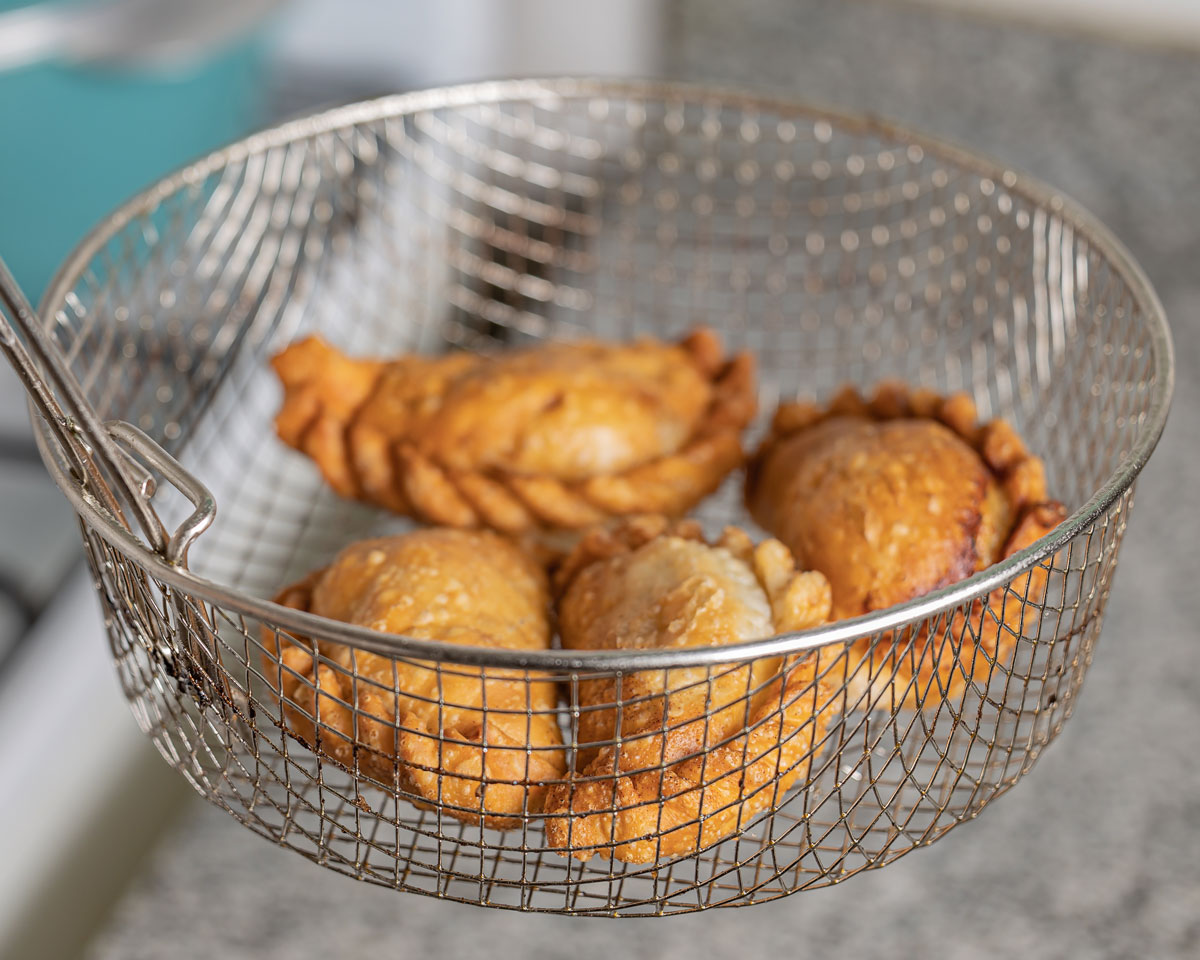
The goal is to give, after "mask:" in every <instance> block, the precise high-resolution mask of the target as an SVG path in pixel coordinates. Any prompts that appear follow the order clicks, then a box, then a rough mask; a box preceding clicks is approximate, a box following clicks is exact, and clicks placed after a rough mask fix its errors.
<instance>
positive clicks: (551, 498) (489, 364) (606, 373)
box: [272, 330, 756, 533]
mask: <svg viewBox="0 0 1200 960" xmlns="http://www.w3.org/2000/svg"><path fill="white" fill-rule="evenodd" d="M272 365H273V366H274V368H275V371H276V373H277V374H278V375H279V378H280V380H281V381H282V382H283V387H284V402H283V407H282V409H281V410H280V412H279V415H278V417H277V418H276V422H275V423H276V429H277V431H278V433H279V436H280V438H281V439H282V440H283V441H284V442H285V443H287V444H288V445H290V446H292V447H295V448H296V449H297V450H300V451H302V452H304V453H306V454H307V455H308V456H309V457H311V458H312V459H313V460H314V461H315V462H316V463H317V465H318V466H319V467H320V469H321V472H322V474H323V475H324V477H325V479H326V480H327V481H328V483H329V484H330V486H332V487H333V489H334V490H336V491H337V492H338V493H340V494H341V495H343V496H346V497H355V498H358V499H361V500H365V501H368V502H370V503H374V504H377V505H379V506H382V507H385V508H387V509H389V510H392V511H394V512H396V513H400V514H406V515H410V516H413V517H416V518H418V519H420V520H423V521H426V522H429V523H436V524H442V525H445V526H453V527H475V526H486V527H491V528H493V529H497V530H502V531H505V532H509V533H516V532H524V531H529V530H535V529H539V528H543V529H544V528H551V529H563V528H571V529H575V528H581V527H587V526H590V525H593V524H596V523H599V522H602V521H604V520H606V519H608V518H610V517H614V516H622V515H625V514H631V513H643V512H653V513H664V514H670V515H677V514H682V513H685V512H686V511H687V510H688V509H689V508H691V507H692V506H693V505H694V504H696V503H697V502H698V501H699V500H700V499H701V498H703V497H704V496H706V495H707V494H709V493H711V492H712V491H713V490H715V489H716V488H717V486H718V485H719V484H720V482H721V480H722V479H723V478H724V477H725V476H726V475H727V474H728V473H729V472H730V471H731V470H732V469H733V468H734V467H736V466H738V465H739V464H740V463H741V462H742V448H741V433H742V430H743V428H744V427H745V426H746V424H747V423H748V422H749V421H750V419H751V418H752V417H753V415H754V410H755V402H756V401H755V387H754V367H753V362H752V360H751V358H750V355H749V354H746V353H742V354H738V355H737V356H736V357H733V358H732V359H728V360H727V359H726V358H725V357H724V355H723V351H722V349H721V345H720V342H719V341H718V340H717V338H716V337H715V336H714V335H713V334H712V333H711V332H710V331H707V330H699V331H696V332H694V333H692V334H691V335H690V336H688V337H687V338H686V339H685V340H683V341H682V342H681V343H679V344H666V343H662V342H659V341H657V340H651V339H643V340H638V341H635V342H633V343H629V344H610V343H599V342H594V341H579V342H563V343H546V344H542V345H540V346H536V347H533V348H530V349H525V350H514V351H511V352H508V353H501V354H496V355H492V356H480V355H476V354H470V353H463V352H457V353H448V354H444V355H441V356H423V355H407V356H402V357H398V358H396V359H394V360H387V361H384V360H353V359H350V358H348V357H345V356H343V355H342V354H341V353H339V352H338V351H337V350H335V349H334V348H333V347H331V346H329V345H328V344H326V343H325V342H324V341H322V340H320V339H319V338H317V337H309V338H307V339H305V340H301V341H299V342H298V343H294V344H292V345H291V346H289V347H288V348H287V349H286V350H284V351H283V352H282V353H280V354H279V355H277V356H276V357H275V358H274V359H273V360H272Z"/></svg>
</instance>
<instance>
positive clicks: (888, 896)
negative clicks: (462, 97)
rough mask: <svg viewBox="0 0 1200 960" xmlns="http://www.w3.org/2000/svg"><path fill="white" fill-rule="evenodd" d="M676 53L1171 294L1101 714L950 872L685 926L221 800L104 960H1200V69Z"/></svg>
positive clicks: (908, 22) (965, 833)
mask: <svg viewBox="0 0 1200 960" xmlns="http://www.w3.org/2000/svg"><path fill="white" fill-rule="evenodd" d="M668 34H669V37H670V42H671V54H670V61H669V72H670V73H672V74H673V75H676V76H684V77H688V78H704V79H712V80H724V81H734V82H738V83H750V84H754V85H756V86H759V87H767V88H777V89H782V90H788V91H793V92H798V93H799V94H801V95H803V96H805V97H807V98H809V99H814V100H818V101H826V102H831V103H837V104H841V105H845V106H848V107H856V108H863V109H870V110H873V111H877V112H880V113H883V114H886V115H890V116H893V117H896V118H898V119H900V120H903V121H907V122H909V123H911V124H914V125H917V126H919V127H923V128H926V129H929V130H931V131H934V132H939V133H942V134H944V135H946V136H948V137H951V138H955V139H958V140H961V141H964V142H967V143H970V144H972V145H974V146H977V147H979V148H981V149H983V150H986V151H988V152H991V153H993V154H995V155H996V156H999V157H1001V158H1003V159H1005V160H1007V161H1009V162H1011V163H1013V164H1015V165H1017V166H1019V167H1023V168H1025V169H1027V170H1029V171H1030V172H1033V173H1035V174H1037V175H1039V176H1041V177H1043V178H1044V179H1046V180H1049V181H1050V182H1052V183H1054V184H1056V185H1058V186H1061V187H1062V188H1064V189H1065V190H1067V191H1068V192H1069V193H1071V194H1073V195H1074V196H1075V197H1076V198H1078V199H1079V200H1081V201H1082V202H1083V203H1084V204H1086V205H1087V206H1088V207H1090V208H1091V209H1092V210H1093V211H1095V212H1096V213H1097V214H1098V215H1099V216H1100V217H1101V218H1102V219H1103V220H1105V221H1106V222H1107V223H1108V224H1109V225H1110V226H1111V227H1113V228H1114V229H1115V231H1116V233H1117V234H1118V236H1120V237H1121V238H1122V239H1123V240H1124V241H1125V243H1126V244H1128V246H1129V247H1130V248H1131V249H1132V251H1133V253H1134V255H1135V256H1137V257H1138V258H1139V259H1140V261H1141V262H1142V264H1143V265H1144V266H1145V268H1146V269H1147V271H1148V272H1149V274H1150V277H1151V279H1152V280H1153V282H1154V283H1155V284H1156V286H1157V288H1158V290H1159V292H1160V293H1161V295H1162V297H1163V300H1164V302H1165V304H1166V307H1167V311H1168V314H1169V315H1170V317H1171V319H1172V321H1173V324H1174V330H1175V336H1176V345H1177V351H1178V365H1179V386H1178V392H1177V394H1176V401H1175V408H1174V413H1173V417H1172V421H1171V424H1170V425H1169V427H1168V429H1167V433H1166V436H1165V437H1164V439H1163V445H1162V448H1161V450H1160V452H1159V453H1158V454H1157V455H1156V457H1155V459H1154V461H1153V463H1152V464H1151V465H1150V467H1149V469H1148V470H1147V471H1146V473H1145V475H1144V477H1143V479H1142V481H1141V483H1140V484H1139V488H1138V503H1137V507H1136V522H1135V523H1134V524H1133V525H1132V527H1131V529H1130V532H1129V535H1128V537H1127V539H1126V542H1125V546H1124V552H1123V555H1122V561H1121V568H1120V571H1119V573H1118V576H1117V580H1116V584H1115V587H1114V589H1113V593H1112V600H1111V603H1110V605H1109V613H1108V622H1107V624H1106V626H1105V633H1104V637H1103V639H1102V641H1101V644H1100V648H1099V650H1098V652H1097V655H1096V659H1095V663H1094V666H1093V668H1092V670H1091V672H1090V674H1089V676H1088V679H1087V682H1086V684H1085V687H1084V690H1083V694H1082V697H1081V699H1080V701H1079V703H1078V705H1077V707H1076V713H1075V716H1074V717H1073V719H1072V720H1071V722H1070V723H1068V724H1067V726H1066V728H1065V730H1064V732H1063V734H1062V736H1061V737H1060V739H1059V740H1058V741H1057V742H1056V743H1055V744H1054V745H1052V746H1051V747H1050V748H1049V749H1048V750H1047V751H1046V755H1045V757H1044V758H1043V760H1042V761H1041V762H1040V764H1039V766H1038V767H1037V769H1035V770H1034V771H1033V773H1032V774H1031V775H1030V776H1029V777H1028V778H1027V779H1026V780H1025V781H1024V782H1023V783H1022V784H1021V785H1020V786H1019V787H1018V788H1017V789H1016V790H1014V791H1013V792H1012V793H1011V794H1010V795H1008V796H1006V797H1004V798H1003V799H1002V800H1000V801H998V802H997V803H996V804H995V805H994V806H993V807H991V808H989V809H988V811H987V812H986V813H985V815H984V816H983V817H981V818H980V820H979V821H978V822H976V823H974V824H969V825H966V826H964V827H962V828H960V829H958V830H956V831H954V833H952V834H951V835H950V836H948V837H947V838H945V839H944V840H941V841H939V842H938V843H937V844H935V845H934V846H932V847H930V848H929V849H927V850H921V851H918V852H916V853H914V854H913V855H911V856H909V857H906V858H904V859H903V860H900V861H899V862H897V863H895V864H893V865H892V866H890V867H888V868H887V869H886V870H883V871H880V872H879V873H876V874H867V875H862V876H859V877H856V878H854V879H852V880H851V881H850V882H848V883H847V884H845V885H844V886H841V887H835V888H832V889H827V890H820V891H814V892H812V893H807V894H800V895H797V896H794V897H792V898H790V899H786V900H783V901H780V902H778V903H774V904H767V905H763V906H759V907H755V908H752V909H749V910H734V911H716V912H713V913H710V914H706V915H699V916H693V917H683V918H677V919H673V920H667V921H655V920H650V921H625V922H620V923H614V922H607V921H603V920H587V921H577V920H569V919H564V918H553V917H532V916H522V915H519V914H506V913H500V912H490V911H482V910H479V909H476V908H472V907H460V906H456V905H453V904H447V903H438V902H436V901H432V900H428V899H424V898H419V897H402V896H398V895H396V894H394V893H392V892H390V891H387V890H381V889H376V888H372V887H369V886H366V885H363V884H358V883H355V882H354V881H351V880H347V879H344V878H342V877H339V876H336V875H334V874H332V873H329V872H326V871H323V870H321V869H319V868H317V867H315V866H312V865H310V864H308V863H307V862H305V861H304V860H302V859H300V858H299V857H297V856H296V855H295V854H293V853H291V852H289V851H286V850H281V849H276V848H273V847H272V846H270V845H269V844H268V843H266V842H265V841H263V840H260V839H258V838H256V837H254V836H252V835H251V834H249V833H248V832H246V831H244V830H243V829H241V828H240V827H238V826H237V825H236V824H235V823H234V822H233V821H232V820H230V819H228V818H227V817H226V816H225V815H224V814H222V813H220V812H218V811H216V810H214V809H209V808H208V807H206V806H202V805H200V804H197V805H196V806H195V807H194V808H193V809H191V810H190V811H189V812H188V813H187V814H186V816H185V817H184V818H183V820H182V822H181V823H180V824H179V825H178V827H177V829H176V830H175V831H174V832H173V834H171V835H170V836H168V837H167V839H166V840H165V841H164V842H163V844H162V845H161V847H160V848H159V850H158V851H157V855H156V856H155V857H154V858H153V860H152V861H151V862H149V863H147V865H146V867H145V870H144V872H143V874H142V876H141V877H140V878H139V880H138V881H137V882H136V883H135V885H134V887H133V888H132V889H131V890H130V891H129V892H128V893H127V895H126V896H125V898H124V900H123V902H122V903H121V904H120V906H119V908H118V909H117V911H116V913H115V915H114V916H113V917H112V920H111V923H110V924H109V926H108V928H107V930H106V931H105V932H104V933H103V934H102V936H101V937H100V938H99V939H98V941H97V942H96V943H95V944H94V947H93V950H92V956H93V957H94V958H97V960H100V958H113V960H116V958H121V960H137V958H159V957H173V958H179V960H185V958H193V957H194V958H201V957H204V958H208V957H251V956H252V957H256V958H262V960H266V958H276V957H277V958H281V960H283V958H286V960H307V958H322V960H327V958H330V957H351V956H353V957H358V956H372V957H381V956H426V957H429V956H432V957H458V956H469V955H470V956H473V955H480V956H482V955H485V954H487V955H505V954H508V953H510V952H512V953H514V955H518V956H523V957H526V958H529V960H533V958H540V957H551V956H572V957H576V958H591V957H596V958H606V960H608V958H626V957H663V958H674V957H679V958H683V957H688V958H694V957H702V956H714V957H719V956H729V957H732V956H742V955H758V956H772V955H774V956H781V957H783V956H786V957H823V956H831V955H840V956H846V957H856V958H873V957H881V958H882V957H888V958H893V957H907V956H922V955H923V956H931V957H933V956H938V957H940V956H947V957H963V958H974V957H1016V956H1020V957H1026V958H1050V957H1064V958H1066V957H1071V958H1077V957H1145V958H1150V957H1180V958H1182V957H1197V956H1200V751H1197V749H1196V731H1197V730H1200V640H1198V639H1197V635H1196V625H1197V624H1198V623H1200V589H1198V588H1197V584H1198V583H1200V550H1197V548H1196V533H1197V531H1196V506H1197V494H1196V488H1197V486H1198V484H1197V482H1196V479H1195V478H1196V476H1197V474H1200V417H1198V416H1197V414H1198V412H1200V384H1198V383H1197V379H1196V377H1195V373H1194V371H1195V370H1196V367H1197V360H1198V359H1200V358H1198V354H1200V269H1198V268H1197V265H1196V264H1197V257H1198V256H1200V57H1195V56H1191V55H1186V54H1182V53H1173V52H1167V51H1162V50H1157V49H1151V48H1144V47H1128V48H1127V47H1122V46H1119V45H1116V44H1112V43H1106V42H1101V41H1094V40H1085V39H1079V38H1075V37H1071V36H1067V35H1054V34H1042V33H1037V32H1033V31H1030V30H1027V29H1024V28H1017V27H1004V26H997V25H994V24H989V23H981V22H975V21H970V20H961V19H955V18H950V17H946V16H940V15H937V14H934V13H930V12H928V11H926V10H917V11H914V10H910V9H907V8H900V7H897V6H895V5H892V4H883V5H877V4H874V3H866V2H842V0H817V2H813V0H806V2H796V0H775V2H759V3H736V2H733V0H703V2H696V0H684V2H680V3H678V4H677V6H676V9H675V11H674V13H673V17H672V22H671V25H670V29H669V32H668Z"/></svg>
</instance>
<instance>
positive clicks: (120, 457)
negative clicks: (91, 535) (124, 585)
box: [0, 259, 216, 564]
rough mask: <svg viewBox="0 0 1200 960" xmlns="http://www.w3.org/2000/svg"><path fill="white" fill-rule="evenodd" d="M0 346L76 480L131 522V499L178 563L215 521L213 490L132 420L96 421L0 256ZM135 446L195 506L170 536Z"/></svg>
mask: <svg viewBox="0 0 1200 960" xmlns="http://www.w3.org/2000/svg"><path fill="white" fill-rule="evenodd" d="M0 351H2V352H3V353H4V355H5V357H6V358H7V360H8V362H9V363H10V364H11V365H12V367H13V369H14V370H15V371H16V373H17V376H18V377H19V378H20V380H21V383H22V385H23V386H24V387H25V391H26V392H27V393H28V394H29V396H30V398H31V399H32V401H33V404H34V406H35V407H36V408H37V410H38V412H39V413H40V414H41V415H42V417H43V418H44V419H45V420H46V423H47V424H48V426H49V428H50V432H51V433H52V434H53V435H54V438H55V439H56V440H57V442H58V445H59V447H60V448H61V450H62V452H63V455H64V456H65V459H66V460H67V462H68V463H70V464H71V466H72V472H73V473H74V474H75V479H76V480H77V481H78V482H79V484H80V485H81V486H82V487H84V488H85V489H86V490H87V491H88V492H90V493H91V494H92V496H94V497H95V498H96V499H97V500H99V501H100V502H101V503H102V504H103V505H104V507H105V508H107V510H108V511H109V512H110V513H111V514H112V515H113V517H115V518H116V520H117V521H118V522H120V523H121V524H122V525H123V526H125V527H126V529H130V530H132V527H131V526H130V524H129V521H128V520H127V519H126V517H125V510H124V509H123V505H124V506H127V507H129V508H130V510H131V511H132V512H133V514H134V516H135V517H136V519H137V522H138V525H139V526H140V527H141V529H142V531H143V533H144V534H145V536H146V540H147V542H148V543H149V545H150V548H151V549H152V550H154V552H156V553H158V554H160V555H161V556H162V557H163V558H164V559H165V560H166V561H167V562H168V563H173V564H184V563H185V562H186V559H187V549H188V547H189V546H190V545H191V543H192V541H193V540H195V539H196V537H197V536H199V535H200V534H201V533H202V532H203V531H204V530H205V529H207V527H208V526H209V524H211V523H212V521H213V517H214V515H215V513H216V504H215V502H214V501H213V496H212V494H211V493H209V491H208V490H207V488H206V487H205V486H204V485H203V484H202V483H200V481H199V480H197V479H196V478H195V477H193V476H192V475H191V474H190V473H188V472H187V471H186V470H185V469H184V468H183V467H182V466H181V465H180V463H179V461H178V460H176V459H175V458H174V457H172V456H171V455H170V454H168V453H167V452H166V451H165V450H163V448H162V447H160V446H159V445H158V444H157V443H155V442H154V441H153V440H151V439H150V437H148V436H147V435H146V434H145V433H143V432H142V431H141V430H139V429H137V427H134V426H132V425H131V424H128V423H122V422H119V421H112V422H109V423H107V424H105V423H103V422H102V421H101V419H100V415H99V414H98V413H97V412H96V409H95V408H94V407H93V406H92V405H91V403H89V402H88V399H87V396H86V394H85V393H84V391H83V387H81V386H80V384H79V381H78V380H76V379H75V375H74V374H73V373H71V369H70V366H69V365H68V363H67V359H66V357H64V356H63V352H62V350H61V349H60V348H59V347H58V345H57V344H56V343H55V342H54V340H53V339H52V338H51V337H50V335H49V334H48V333H47V332H46V325H45V323H44V322H43V321H42V320H41V319H40V318H39V317H38V314H37V311H35V310H34V309H33V306H32V305H31V304H30V303H29V299H28V298H27V297H26V296H25V293H24V291H22V290H21V288H20V286H19V285H18V284H17V281H16V279H15V278H14V277H13V275H12V273H11V272H9V269H8V266H7V265H6V264H5V263H4V260H3V259H0ZM119 444H120V445H119ZM122 445H123V446H122ZM134 453H136V454H137V456H138V457H141V458H142V460H144V461H145V462H146V463H149V464H150V466H151V467H153V468H154V469H156V470H158V471H159V472H161V473H162V475H163V476H164V477H165V478H166V479H167V480H169V481H170V482H171V483H172V484H173V485H174V486H175V487H177V488H178V489H179V491H180V492H181V493H182V494H183V495H184V496H185V497H187V498H188V499H189V500H190V501H191V502H192V504H193V505H194V506H195V508H196V509H195V511H194V512H193V513H192V515H191V516H190V517H188V518H187V519H186V520H185V521H184V522H183V523H182V524H180V526H179V528H178V529H177V530H176V531H175V533H174V534H173V535H171V536H170V537H168V536H167V533H166V529H165V528H164V527H163V525H162V521H160V520H159V518H158V514H157V513H156V512H155V511H154V507H153V506H152V505H151V503H150V498H151V497H152V496H153V494H154V478H153V477H152V476H151V474H150V473H149V471H148V470H147V469H146V466H145V464H144V463H142V462H140V461H139V460H137V459H135V458H134V456H133V454H134Z"/></svg>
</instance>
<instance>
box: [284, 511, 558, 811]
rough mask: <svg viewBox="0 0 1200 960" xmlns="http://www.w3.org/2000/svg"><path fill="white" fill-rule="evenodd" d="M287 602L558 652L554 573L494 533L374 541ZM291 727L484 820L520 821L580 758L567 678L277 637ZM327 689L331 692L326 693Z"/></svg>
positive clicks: (463, 639) (344, 556)
mask: <svg viewBox="0 0 1200 960" xmlns="http://www.w3.org/2000/svg"><path fill="white" fill-rule="evenodd" d="M277 602H278V603H282V604H283V605H285V606H289V607H293V608H295V609H299V610H306V611H308V612H311V613H316V614H320V615H321V616H325V617H329V618H331V619H334V620H341V621H344V622H346V623H352V624H357V625H359V626H364V627H370V628H372V629H375V630H379V631H381V632H384V633H402V634H406V635H408V636H410V637H416V638H418V639H426V640H437V641H441V642H444V643H461V644H472V645H476V646H487V647H505V648H510V649H516V650H544V649H546V648H548V647H549V646H550V620H549V593H548V585H547V582H546V575H545V573H544V572H543V570H542V569H541V568H540V567H539V566H538V565H537V564H535V563H534V562H533V561H532V560H531V559H530V558H529V557H528V556H526V555H525V553H524V552H523V551H522V550H520V549H519V548H518V547H516V546H514V545H513V544H511V543H509V542H508V541H506V540H505V539H503V538H502V537H500V536H497V535H496V534H493V533H490V532H487V531H470V530H445V529H427V530H418V531H415V532H413V533H408V534H404V535H401V536H395V537H386V538H382V539H378V540H365V541H362V542H360V543H355V544H353V545H351V546H349V547H347V548H346V549H345V550H343V551H342V552H341V553H340V554H339V555H338V556H337V558H336V559H335V560H334V561H333V563H332V564H330V565H329V566H328V567H326V568H325V569H324V570H320V571H317V572H316V573H313V574H311V575H310V576H308V577H307V578H306V579H305V580H303V581H301V582H300V583H298V584H295V585H293V586H291V587H289V588H287V589H286V590H284V591H283V592H282V593H281V594H280V596H279V597H278V598H277ZM264 642H265V644H266V647H267V653H266V655H265V659H266V662H267V670H266V675H267V679H268V682H270V683H271V685H272V686H273V687H274V689H275V692H276V694H277V695H281V696H282V709H283V716H284V722H285V724H286V725H287V727H288V729H289V730H290V732H291V733H292V734H294V735H295V736H297V737H298V738H299V739H300V740H302V741H303V742H304V743H305V744H307V745H308V746H309V747H310V748H312V749H313V750H314V751H316V752H317V753H318V754H320V755H322V756H325V757H327V758H331V759H333V760H335V761H336V762H337V763H339V764H340V765H341V766H343V767H345V768H346V769H348V770H351V771H353V772H356V773H358V772H361V773H365V774H366V775H368V776H370V777H371V778H373V779H374V780H376V781H378V782H379V783H380V784H381V785H383V786H384V787H387V786H389V785H390V786H392V787H393V788H399V789H402V790H404V791H406V792H408V793H411V794H416V795H417V796H419V797H423V798H424V799H425V800H426V801H428V803H429V804H430V805H436V807H437V808H439V809H441V810H444V811H445V812H446V813H448V814H449V815H451V816H454V817H456V818H458V819H459V820H464V821H467V822H470V823H478V822H479V821H480V820H481V819H482V821H483V823H484V824H485V825H487V826H489V827H497V828H504V827H508V826H515V825H517V824H518V823H519V822H521V818H523V817H525V816H527V815H529V814H533V813H537V812H538V811H540V810H541V808H542V800H543V796H544V794H545V791H546V781H550V780H555V779H559V778H561V777H562V776H563V774H564V772H565V769H566V763H565V759H564V756H563V751H562V747H561V743H562V737H561V734H560V732H559V729H558V724H557V721H556V717H555V709H556V706H557V696H556V692H555V687H554V684H553V683H552V682H550V681H548V680H538V679H535V678H534V677H533V676H531V675H528V674H526V673H525V672H523V671H520V670H511V671H510V670H499V669H492V668H487V669H484V670H480V669H479V668H477V667H468V666H461V665H456V664H451V663H443V664H435V663H426V662H421V661H417V660H409V659H407V658H392V657H386V656H381V655H379V654H376V653H369V652H367V651H365V650H356V649H352V648H350V647H346V646H343V645H341V644H336V643H326V642H321V643H318V644H316V650H317V653H318V654H319V656H318V657H314V655H313V654H314V649H313V643H312V641H310V640H308V639H304V638H292V637H290V636H288V635H287V634H284V635H283V637H282V642H277V641H276V635H275V634H274V633H273V632H270V631H264ZM318 689H319V690H320V696H319V697H318V696H317V690H318Z"/></svg>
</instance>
